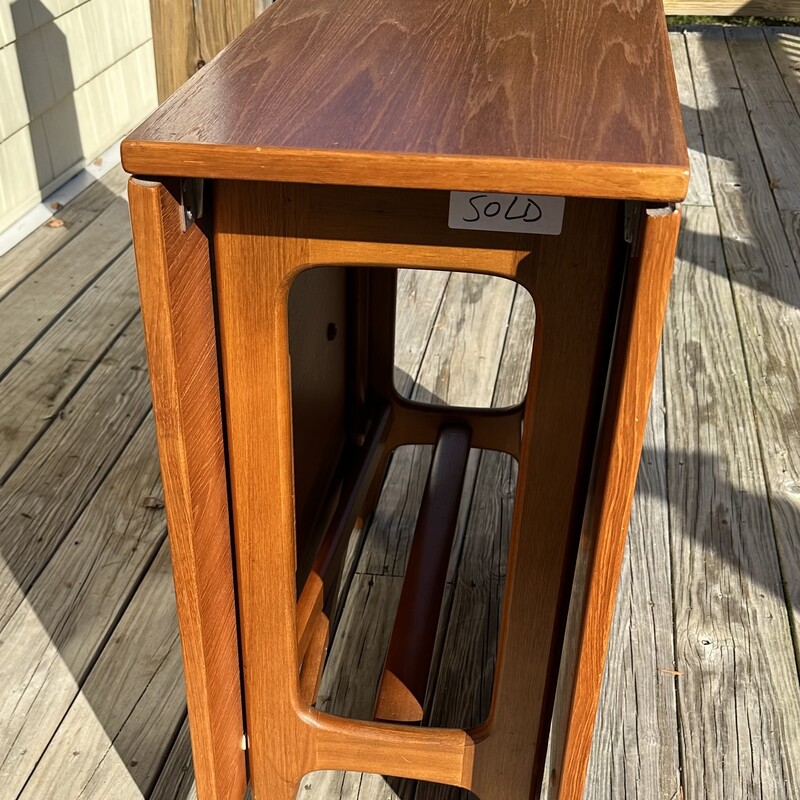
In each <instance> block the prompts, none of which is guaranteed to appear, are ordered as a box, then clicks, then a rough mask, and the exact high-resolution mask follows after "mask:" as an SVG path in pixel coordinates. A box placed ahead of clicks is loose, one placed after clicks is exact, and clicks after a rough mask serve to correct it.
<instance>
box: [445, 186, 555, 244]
mask: <svg viewBox="0 0 800 800" xmlns="http://www.w3.org/2000/svg"><path fill="white" fill-rule="evenodd" d="M564 202H565V200H564V198H563V197H543V196H539V195H534V194H499V193H497V192H495V193H492V194H483V193H481V192H450V219H449V223H448V224H449V226H450V227H451V228H459V229H462V230H476V231H510V232H512V233H541V234H547V235H548V236H558V235H559V234H560V233H561V225H562V223H563V221H564Z"/></svg>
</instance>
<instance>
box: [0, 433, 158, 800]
mask: <svg viewBox="0 0 800 800" xmlns="http://www.w3.org/2000/svg"><path fill="white" fill-rule="evenodd" d="M154 444H155V436H154V431H153V424H152V418H149V419H148V420H146V421H145V423H144V424H143V425H142V427H140V429H139V430H138V431H137V432H136V434H135V435H134V437H133V439H132V441H131V443H130V444H129V445H128V447H126V448H125V450H124V451H123V453H122V455H121V456H120V458H119V460H118V461H117V462H116V464H115V465H114V467H113V469H112V470H111V472H110V473H109V474H108V477H107V478H106V480H105V481H104V482H103V484H102V485H101V486H100V488H99V489H98V491H97V494H95V495H94V497H93V498H92V501H91V502H90V503H89V505H88V506H87V507H86V509H85V511H84V512H83V514H81V516H80V518H79V519H78V521H77V522H76V524H75V525H74V526H73V527H72V529H71V530H70V536H69V537H68V538H67V539H66V540H65V541H64V542H62V543H61V545H60V546H59V547H58V549H57V550H56V551H55V553H54V554H53V557H52V559H51V560H50V561H49V563H48V564H47V567H46V568H45V569H44V570H43V572H42V574H41V575H40V576H39V577H38V578H37V580H36V582H35V583H34V584H33V586H31V588H30V590H29V591H28V593H27V595H26V602H24V603H22V604H20V606H19V607H18V608H17V610H16V612H15V613H14V614H13V615H12V616H11V618H10V619H9V621H8V623H7V625H6V626H5V627H4V629H3V634H2V641H1V642H0V713H2V718H3V725H2V728H1V729H0V775H2V782H3V795H4V796H6V797H16V795H17V793H18V792H20V791H21V790H22V788H23V787H24V786H25V783H26V781H27V780H28V779H29V778H30V775H31V773H32V771H33V770H34V768H35V767H36V764H37V762H38V760H39V759H40V758H41V756H42V754H43V753H44V751H45V750H46V748H47V747H48V745H49V743H50V740H51V739H52V737H53V735H54V734H55V733H56V731H57V730H58V727H59V725H60V723H61V720H62V719H63V717H64V715H65V714H66V713H67V711H68V710H69V707H70V705H71V704H72V703H73V702H74V700H75V698H76V696H77V695H78V692H79V689H80V687H81V685H82V684H83V682H84V681H85V679H86V676H87V674H88V672H89V670H90V668H91V666H92V664H93V663H94V661H95V659H96V658H97V656H98V655H99V654H100V652H101V651H102V649H103V647H104V645H105V642H106V640H107V638H108V637H109V636H110V635H111V633H112V631H113V629H114V626H115V624H116V622H117V619H118V617H119V616H120V615H121V614H122V613H123V611H124V609H125V607H126V606H127V604H128V602H129V600H130V596H131V594H132V593H133V591H134V589H135V587H136V586H137V584H138V582H139V580H140V579H141V577H142V575H143V574H144V573H145V572H146V571H147V569H148V567H149V565H150V562H151V561H152V559H153V557H154V555H155V553H156V552H157V550H158V549H159V546H160V545H161V544H162V543H163V540H164V535H165V530H164V518H163V511H161V510H159V509H158V508H157V507H155V508H149V507H148V505H147V503H146V498H154V499H155V500H158V498H159V497H160V494H161V486H160V476H159V473H158V465H157V463H156V461H155V459H154V458H153V447H154ZM169 621H170V622H171V620H169ZM76 632H79V634H80V635H76ZM43 684H44V685H46V686H47V691H46V692H44V693H43V692H42V691H41V687H42V685H43ZM95 699H98V698H94V697H91V696H89V700H90V702H91V701H93V700H95Z"/></svg>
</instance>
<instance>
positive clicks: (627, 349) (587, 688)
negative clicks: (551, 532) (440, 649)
mask: <svg viewBox="0 0 800 800" xmlns="http://www.w3.org/2000/svg"><path fill="white" fill-rule="evenodd" d="M679 228H680V213H679V211H678V210H676V209H674V208H671V207H667V208H663V209H651V210H649V211H647V212H646V214H645V216H644V221H643V225H642V231H641V237H640V252H639V253H635V254H634V258H633V259H632V262H631V276H630V279H629V281H628V285H627V288H626V292H625V297H624V304H623V308H622V315H621V320H620V326H619V327H620V330H619V334H618V338H617V347H616V352H615V356H614V365H613V370H612V375H611V381H610V391H609V397H608V400H607V404H606V405H607V410H606V415H605V420H604V426H603V432H602V438H601V442H600V447H599V453H598V470H597V480H596V487H595V493H594V495H595V496H594V498H593V500H592V502H591V505H590V514H589V516H588V520H587V537H588V539H589V541H588V545H587V546H588V547H590V549H591V552H592V554H591V556H590V561H589V563H590V567H589V572H588V576H589V577H588V587H587V592H586V602H585V607H584V615H583V619H584V624H583V631H582V636H581V640H580V647H579V651H578V662H577V667H576V678H575V687H574V692H573V695H572V702H571V709H570V716H569V722H568V726H567V733H566V742H565V749H564V759H563V764H562V766H561V781H560V790H559V793H558V795H557V796H558V798H559V800H580V798H581V797H583V791H584V783H585V781H586V770H587V767H588V764H589V753H590V751H591V743H592V731H593V729H594V723H595V717H596V715H597V704H598V700H599V697H600V687H601V682H602V676H603V667H604V665H605V659H606V651H607V648H608V638H609V633H610V630H611V622H612V618H613V614H614V604H615V601H616V594H617V591H616V589H617V583H618V582H619V574H620V570H621V567H622V558H623V552H624V549H625V538H626V534H627V528H628V520H629V518H630V510H631V504H632V502H633V494H634V490H635V487H636V476H637V473H638V468H639V459H640V457H641V451H642V443H643V441H644V432H645V427H646V424H647V414H648V409H649V406H650V394H651V391H652V386H653V377H654V375H655V370H656V363H657V361H658V351H659V344H660V342H661V332H662V328H663V323H664V314H665V311H666V305H667V297H668V294H669V285H670V279H671V276H672V264H673V261H674V258H675V247H676V243H677V240H678V232H679Z"/></svg>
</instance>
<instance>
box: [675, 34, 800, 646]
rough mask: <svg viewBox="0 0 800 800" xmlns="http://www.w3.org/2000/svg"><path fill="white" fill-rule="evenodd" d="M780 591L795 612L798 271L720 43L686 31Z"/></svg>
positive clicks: (799, 604)
mask: <svg viewBox="0 0 800 800" xmlns="http://www.w3.org/2000/svg"><path fill="white" fill-rule="evenodd" d="M687 42H688V45H689V55H690V58H691V59H692V66H693V69H694V71H695V75H696V76H697V83H698V86H700V87H702V93H701V92H698V100H699V101H700V103H701V109H700V114H701V122H702V124H703V130H704V135H705V140H706V146H707V147H708V148H709V151H710V152H714V153H716V154H717V157H716V158H714V159H713V160H712V161H711V162H710V167H711V178H712V181H713V183H714V191H715V195H716V197H717V210H718V216H719V223H720V229H721V233H722V236H723V248H724V254H725V260H726V263H727V266H728V272H729V274H730V277H731V280H732V286H733V295H734V302H735V307H736V314H737V320H738V325H739V327H740V333H741V337H742V342H743V345H744V355H745V364H746V367H747V378H748V380H749V386H750V391H751V392H752V403H753V407H754V413H755V417H756V422H757V432H758V436H759V445H760V454H761V459H762V460H763V469H764V474H765V477H766V482H767V492H768V496H769V499H770V503H769V509H770V513H771V516H772V522H773V524H774V526H775V534H776V537H777V542H778V550H779V554H780V559H781V569H782V576H783V581H784V584H785V592H786V596H787V599H788V601H789V604H790V608H791V612H792V619H791V621H792V624H793V626H794V628H795V631H797V628H798V624H799V621H798V614H800V537H798V535H797V531H798V530H800V506H799V505H798V496H800V492H798V480H800V478H799V477H798V476H800V446H798V442H800V269H798V264H797V263H796V262H795V261H794V258H793V256H792V252H791V249H790V248H789V245H788V243H787V239H786V235H785V231H784V229H783V227H782V224H781V220H780V217H779V214H778V209H777V207H776V205H775V201H774V199H773V196H772V192H771V189H770V185H769V179H768V177H767V175H766V173H765V171H764V167H763V164H762V161H761V157H760V152H759V149H758V145H757V142H756V139H755V135H754V133H753V128H752V127H751V125H750V118H749V114H748V109H747V107H746V106H745V102H744V98H743V96H742V93H741V92H740V91H738V90H731V89H729V88H727V87H729V86H731V85H733V84H734V83H735V81H736V75H735V73H734V69H733V64H732V62H731V59H730V54H729V52H728V48H727V46H726V42H725V39H724V38H722V37H721V36H720V35H718V34H708V35H703V37H702V39H701V38H700V37H699V35H698V34H687Z"/></svg>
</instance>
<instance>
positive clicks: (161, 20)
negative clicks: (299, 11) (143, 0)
mask: <svg viewBox="0 0 800 800" xmlns="http://www.w3.org/2000/svg"><path fill="white" fill-rule="evenodd" d="M256 1H257V0H256ZM150 16H151V20H152V25H153V50H154V52H155V62H156V64H155V67H156V85H157V86H158V100H159V102H162V103H163V102H164V100H166V99H167V98H168V97H169V96H170V95H171V94H172V93H173V92H174V91H175V90H176V89H177V88H178V87H180V86H182V85H183V84H184V83H185V82H186V81H187V80H188V79H189V78H190V77H191V76H192V75H194V74H195V73H196V72H197V71H198V70H199V69H201V68H202V67H203V66H204V65H205V64H206V63H207V62H209V61H211V59H212V58H214V56H215V55H216V54H217V53H219V51H220V50H222V48H223V47H225V45H226V44H228V43H229V42H231V41H232V40H233V39H234V38H235V37H236V36H238V35H239V34H240V33H241V32H242V31H243V30H244V28H245V27H246V26H247V25H248V24H249V23H250V22H252V20H253V19H254V18H255V16H256V5H255V2H254V0H204V2H203V3H200V4H196V3H194V2H193V1H192V0H150ZM175 31H181V36H180V37H177V38H176V36H175Z"/></svg>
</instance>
